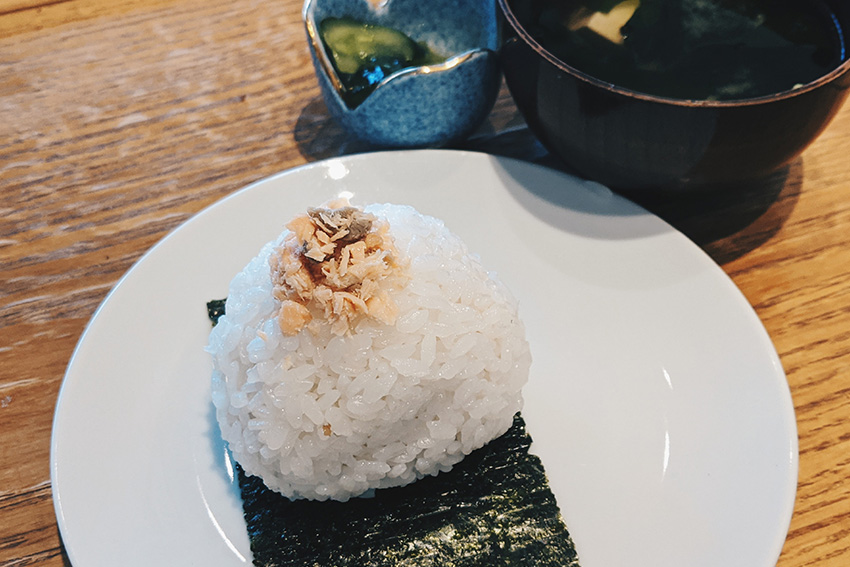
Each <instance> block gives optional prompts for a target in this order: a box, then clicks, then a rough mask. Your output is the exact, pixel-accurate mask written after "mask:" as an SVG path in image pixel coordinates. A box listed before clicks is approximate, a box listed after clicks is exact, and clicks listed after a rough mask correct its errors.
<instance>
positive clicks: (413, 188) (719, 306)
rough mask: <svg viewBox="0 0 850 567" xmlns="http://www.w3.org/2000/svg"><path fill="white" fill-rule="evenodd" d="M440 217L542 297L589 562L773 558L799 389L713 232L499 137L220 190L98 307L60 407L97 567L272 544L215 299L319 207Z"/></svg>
mask: <svg viewBox="0 0 850 567" xmlns="http://www.w3.org/2000/svg"><path fill="white" fill-rule="evenodd" d="M344 191H347V192H349V193H351V194H352V195H353V202H354V203H355V204H368V203H370V202H394V203H406V204H411V205H413V206H415V207H417V208H418V209H419V210H420V211H421V212H423V213H426V214H431V215H434V216H438V217H440V218H442V219H444V220H445V222H446V224H447V225H448V226H449V228H451V229H452V230H454V231H455V232H456V233H458V234H459V235H461V236H462V237H463V238H464V239H465V240H466V241H467V243H468V244H469V246H470V248H471V249H472V250H473V251H476V252H478V253H479V254H480V256H481V257H482V259H483V261H484V263H485V264H486V265H487V266H488V267H489V268H491V269H492V270H494V271H496V272H498V273H499V275H500V277H501V278H502V280H503V281H505V283H506V284H507V285H508V286H509V287H510V288H511V289H512V290H513V292H514V294H515V295H516V296H517V297H518V298H519V300H520V312H521V315H522V316H523V318H524V320H525V322H526V326H527V329H528V337H529V341H530V343H531V346H532V353H533V356H534V363H533V366H532V376H531V379H530V382H529V384H528V387H527V389H526V391H525V393H526V400H527V401H526V407H525V410H524V412H523V413H524V416H525V418H526V421H527V423H528V428H529V432H530V433H531V435H532V437H533V438H534V441H535V442H534V445H533V451H534V452H535V453H536V454H538V455H539V456H540V457H541V458H542V460H543V463H544V465H545V467H546V471H547V473H548V475H549V478H550V481H551V485H552V487H553V490H554V492H555V494H556V496H557V498H558V501H559V503H560V505H561V508H562V510H563V515H564V518H565V521H566V523H567V526H568V528H569V529H570V531H571V532H572V535H573V537H574V539H575V542H576V546H577V548H578V551H579V556H580V561H581V563H582V565H583V566H584V567H618V566H623V567H625V566H629V567H650V566H651V567H665V566H669V567H682V566H688V567H702V566H705V567H716V566H717V565H723V566H725V567H735V566H740V567H768V566H773V565H775V562H776V559H777V557H778V556H779V553H780V550H781V548H782V544H783V541H784V538H785V535H786V532H787V529H788V523H789V521H790V517H791V512H792V509H793V502H794V495H795V490H796V479H797V436H796V424H795V419H794V412H793V406H792V404H791V398H790V395H789V390H788V387H787V384H786V381H785V376H784V373H783V371H782V367H781V365H780V362H779V360H778V358H777V356H776V353H775V350H774V348H773V346H772V344H771V342H770V340H769V338H768V336H767V334H766V332H765V331H764V328H763V327H762V325H761V323H760V321H759V320H758V318H757V317H756V315H755V313H754V312H753V310H752V309H751V307H750V306H749V304H748V303H747V301H746V300H745V299H744V297H743V296H742V295H741V293H740V292H739V291H738V289H737V288H736V287H735V286H734V285H733V284H732V282H731V281H730V280H729V279H728V278H727V276H726V275H725V274H724V273H723V272H722V270H720V269H719V268H718V267H717V266H716V265H715V264H714V263H713V262H712V261H711V260H710V259H709V258H708V257H707V256H706V255H704V254H703V253H702V251H701V250H700V249H699V248H698V247H697V246H695V245H694V244H693V243H691V242H690V241H689V240H688V239H686V238H685V237H684V236H683V235H682V234H680V233H678V232H676V231H675V230H674V229H672V228H671V227H670V226H669V225H667V224H666V223H664V222H663V221H661V220H660V219H658V218H657V217H655V216H653V215H651V214H649V213H647V212H646V211H644V210H643V209H641V208H639V207H637V206H635V205H634V204H632V203H630V202H628V201H626V200H624V199H622V198H620V197H617V196H615V195H613V194H612V193H611V192H610V191H608V190H606V189H605V188H603V187H600V186H599V185H596V184H593V183H589V182H584V181H580V180H577V179H575V178H572V177H569V176H566V175H563V174H560V173H557V172H555V171H552V170H548V169H544V168H541V167H537V166H533V165H529V164H526V163H521V162H517V161H512V160H506V159H501V158H496V157H492V156H488V155H485V154H476V153H465V152H452V151H434V150H432V151H409V152H395V153H377V154H366V155H360V156H352V157H345V158H340V159H334V160H329V161H324V162H319V163H314V164H311V165H309V166H305V167H302V168H299V169H295V170H292V171H288V172H285V173H282V174H280V175H277V176H274V177H272V178H270V179H266V180H264V181H261V182H259V183H256V184H254V185H252V186H250V187H248V188H246V189H244V190H242V191H239V192H237V193H235V194H233V195H232V196H230V197H228V198H227V199H224V200H222V201H221V202H219V203H217V204H215V205H213V206H212V207H210V208H208V209H207V210H205V211H203V212H202V213H200V214H199V215H197V216H196V217H194V218H193V219H191V220H190V221H188V222H187V223H186V224H184V225H183V226H181V227H180V228H179V229H177V230H176V231H174V232H173V233H172V234H171V235H170V236H168V237H167V238H165V239H164V240H163V241H162V242H161V243H159V244H158V245H157V246H156V247H154V248H153V249H152V250H151V251H150V252H149V253H148V254H146V255H145V256H144V257H143V258H142V259H141V260H140V261H139V262H138V263H137V264H136V265H135V266H134V267H133V268H132V269H131V270H130V271H129V272H128V273H127V275H126V276H125V277H124V278H123V279H122V280H121V281H120V283H119V284H118V285H117V286H116V287H115V289H114V290H113V291H112V292H111V293H110V295H109V297H108V298H107V299H106V301H104V303H103V305H102V306H101V307H100V309H99V310H98V311H97V313H96V315H95V316H94V318H93V319H92V321H91V323H90V324H89V326H88V328H87V330H86V332H85V334H84V335H83V337H82V338H81V339H80V342H79V345H78V347H77V350H76V353H75V354H74V357H73V359H72V361H71V363H70V365H69V367H68V372H67V375H66V377H65V381H64V383H63V385H62V391H61V394H60V397H59V402H58V406H57V409H56V416H55V422H54V427H53V442H52V454H51V466H52V481H53V495H54V499H55V505H56V514H57V517H58V521H59V526H60V528H61V532H62V536H63V540H64V543H65V546H66V549H67V551H68V554H69V556H70V559H71V561H72V562H73V564H74V566H75V567H96V566H112V565H122V566H124V567H132V566H136V565H138V566H145V567H148V566H150V565H203V566H205V567H231V566H236V565H242V564H245V563H250V551H249V545H248V539H247V535H246V532H245V525H244V522H243V520H242V513H241V503H240V500H239V495H238V490H237V488H236V486H235V484H234V483H232V481H231V479H230V478H229V477H228V470H227V467H226V465H225V448H224V446H223V445H222V442H221V441H220V439H219V436H218V430H217V426H216V424H215V420H214V416H213V411H212V406H211V403H210V401H209V373H210V362H209V361H208V360H207V358H206V355H205V353H204V352H203V347H204V345H205V344H206V337H207V334H208V332H209V328H210V325H209V322H208V320H207V317H206V309H205V302H206V301H207V300H209V299H214V298H221V297H224V295H225V294H226V292H227V286H228V283H229V281H230V278H231V277H232V276H233V275H234V274H235V273H236V272H238V271H239V270H240V269H241V268H242V267H243V265H244V264H245V263H246V262H247V261H248V260H249V259H250V258H251V257H253V256H254V254H255V253H256V252H257V251H258V250H259V248H260V247H261V245H262V244H264V243H265V242H266V241H268V240H271V239H272V238H273V237H275V236H276V235H277V234H278V233H279V232H280V231H281V230H282V229H283V224H284V223H285V222H286V221H287V220H288V219H290V218H291V217H292V216H294V215H295V214H297V213H298V212H301V211H304V210H305V209H306V208H307V207H308V206H314V205H316V204H319V203H321V202H323V201H325V200H327V199H329V198H331V197H334V196H337V195H338V194H340V193H341V192H344Z"/></svg>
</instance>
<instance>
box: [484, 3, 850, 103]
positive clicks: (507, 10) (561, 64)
mask: <svg viewBox="0 0 850 567" xmlns="http://www.w3.org/2000/svg"><path fill="white" fill-rule="evenodd" d="M497 1H498V4H499V9H500V10H501V12H502V15H503V16H504V18H505V20H506V21H507V22H508V24H509V25H510V26H511V28H512V29H513V30H514V31H515V32H516V34H517V37H518V38H519V39H521V40H522V41H523V42H524V43H525V44H526V45H528V46H529V47H530V48H531V49H533V50H534V51H535V52H536V53H537V54H538V55H539V56H540V57H542V58H543V59H545V60H546V61H548V62H549V63H551V64H552V65H553V66H555V67H556V68H557V69H559V70H561V71H563V72H565V73H567V74H569V75H572V76H574V77H576V78H578V79H580V80H582V81H584V82H587V83H590V84H591V85H593V86H596V87H598V88H601V89H603V90H606V91H609V92H611V93H616V94H619V95H622V96H625V97H628V98H634V99H640V100H644V101H647V102H654V103H659V104H666V105H672V106H686V107H691V108H693V107H707V108H736V107H743V106H756V105H760V104H766V103H769V102H775V101H780V100H786V99H791V98H794V97H797V96H800V95H803V94H805V93H808V92H811V91H814V90H816V89H818V88H820V87H822V86H824V85H827V84H829V83H832V82H833V81H834V80H835V79H837V78H838V77H840V76H841V75H844V74H845V73H847V72H848V71H850V57H846V58H845V59H844V61H843V62H842V63H841V64H840V65H838V66H836V67H835V68H833V69H832V70H831V71H829V72H828V73H825V74H823V75H821V76H820V77H818V78H817V79H815V80H813V81H810V82H808V83H805V84H804V85H801V86H799V87H797V88H792V89H787V90H784V91H779V92H776V93H772V94H769V95H763V96H759V97H750V98H740V99H729V100H707V99H685V98H673V97H665V96H660V95H652V94H647V93H643V92H640V91H635V90H632V89H628V88H626V87H621V86H619V85H617V84H616V83H610V82H608V81H603V80H601V79H598V78H596V77H594V76H593V75H590V74H587V73H585V72H583V71H580V70H579V69H577V68H575V67H573V66H571V65H569V64H567V63H566V62H565V61H564V60H562V59H560V58H559V57H557V56H556V55H554V54H553V53H551V52H550V51H549V50H547V49H546V48H545V47H544V46H543V45H542V44H540V43H539V42H538V41H537V40H536V39H534V37H532V36H531V34H530V33H528V32H527V31H526V29H525V26H524V25H523V24H522V23H521V22H520V21H519V18H517V17H516V15H515V14H514V12H513V10H512V9H511V7H510V6H509V1H510V0H497ZM503 45H504V41H503Z"/></svg>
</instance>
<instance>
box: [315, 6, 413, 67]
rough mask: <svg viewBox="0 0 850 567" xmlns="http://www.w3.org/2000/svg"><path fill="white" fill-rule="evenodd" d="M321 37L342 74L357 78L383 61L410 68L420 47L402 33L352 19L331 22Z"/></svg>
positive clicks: (322, 27)
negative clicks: (368, 67)
mask: <svg viewBox="0 0 850 567" xmlns="http://www.w3.org/2000/svg"><path fill="white" fill-rule="evenodd" d="M319 33H320V34H321V36H322V40H323V41H324V42H325V45H326V46H327V48H328V51H329V53H330V56H331V58H332V59H333V62H334V65H335V66H336V68H337V70H338V71H339V72H340V73H349V74H354V73H357V72H358V70H359V69H360V68H361V67H363V66H365V65H370V64H374V63H375V62H377V61H383V60H396V61H398V62H399V63H400V64H401V66H404V65H408V64H410V63H411V62H412V61H413V60H414V58H415V57H416V53H417V45H416V43H415V42H414V41H413V40H412V39H410V38H409V37H407V36H406V35H404V34H403V33H401V32H400V31H396V30H394V29H391V28H387V27H384V26H378V25H374V24H364V23H360V22H356V21H354V20H351V19H349V18H327V19H325V20H323V21H322V23H321V24H320V31H319Z"/></svg>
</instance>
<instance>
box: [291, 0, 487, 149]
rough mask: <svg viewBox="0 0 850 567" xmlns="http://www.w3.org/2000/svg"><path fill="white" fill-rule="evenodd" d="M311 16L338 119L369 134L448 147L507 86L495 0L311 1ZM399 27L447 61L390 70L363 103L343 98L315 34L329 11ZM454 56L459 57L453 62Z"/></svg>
mask: <svg viewBox="0 0 850 567" xmlns="http://www.w3.org/2000/svg"><path fill="white" fill-rule="evenodd" d="M303 16H304V22H305V27H306V28H307V30H308V31H307V40H308V44H309V46H310V53H311V55H312V57H313V65H314V67H315V69H316V76H317V77H318V80H319V85H320V87H321V90H322V97H323V98H324V101H325V104H326V105H327V107H328V109H329V110H330V112H331V114H332V115H333V116H334V118H335V119H336V120H337V121H338V122H340V123H341V124H342V125H343V126H344V127H345V128H346V129H348V130H349V131H351V132H352V133H353V134H354V135H356V136H357V137H358V138H360V139H362V140H366V141H368V142H370V143H372V144H374V145H376V146H383V147H425V146H441V145H445V144H449V143H452V142H456V141H459V140H462V139H464V138H466V137H467V136H469V134H471V133H472V132H473V131H474V130H475V128H477V127H478V125H479V124H481V122H482V121H483V120H484V119H485V118H486V117H487V114H488V113H489V112H490V110H491V109H492V107H493V103H494V102H495V100H496V94H497V92H498V90H499V82H500V78H501V75H500V70H499V65H498V62H497V56H496V49H497V48H498V22H497V19H496V6H495V2H494V1H492V0H388V1H386V2H385V3H384V4H383V5H381V6H380V7H378V8H373V6H372V5H371V4H370V3H369V2H368V0H306V1H305V3H304V11H303ZM346 16H347V17H350V18H352V19H355V20H359V21H364V22H369V23H374V24H379V25H382V26H387V27H391V28H394V29H397V30H399V31H401V32H403V33H405V34H407V35H408V36H410V37H411V38H413V39H414V40H416V41H424V42H425V43H427V44H428V45H429V46H430V47H431V49H433V50H434V51H436V52H437V53H442V54H446V55H448V56H449V59H448V61H447V64H444V65H438V66H431V72H427V73H425V72H422V71H423V70H422V69H421V68H411V69H404V70H402V71H399V72H397V73H395V74H393V75H390V76H389V77H387V78H386V79H385V80H384V81H382V82H381V83H380V84H379V85H378V87H377V88H376V89H375V90H374V91H373V92H372V93H371V94H370V95H369V96H368V97H366V100H365V101H363V103H361V104H360V105H359V106H357V107H356V108H353V109H352V108H349V107H348V106H347V105H346V103H345V102H344V101H343V100H342V98H341V97H340V95H339V93H338V92H337V90H336V88H335V87H334V86H333V80H332V79H331V78H330V77H329V76H328V71H326V69H327V70H329V72H330V73H332V72H333V70H332V68H331V66H330V64H329V62H328V60H327V55H326V54H325V53H324V52H323V50H322V49H321V45H320V44H319V46H318V48H317V42H314V41H311V35H310V31H309V30H310V25H311V22H312V24H313V27H314V29H317V28H318V24H319V23H320V22H321V21H322V20H323V19H325V18H328V17H346ZM453 63H454V64H453Z"/></svg>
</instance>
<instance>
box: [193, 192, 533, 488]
mask: <svg viewBox="0 0 850 567" xmlns="http://www.w3.org/2000/svg"><path fill="white" fill-rule="evenodd" d="M317 211H318V212H317ZM340 211H343V212H340ZM345 215H348V216H347V217H346V216H345ZM305 218H306V219H307V220H305ZM364 219H365V220H364ZM346 223H347V224H346ZM358 223H359V224H358ZM367 225H368V226H367ZM288 227H289V228H288V229H287V230H286V231H284V232H283V234H281V235H280V236H279V237H278V238H277V239H276V240H274V241H272V242H269V243H268V244H266V245H265V246H264V247H263V248H262V250H261V251H260V253H259V254H258V255H257V256H256V257H255V258H254V259H253V260H251V262H250V263H249V264H248V265H247V266H246V267H245V268H244V270H242V272H240V273H239V274H237V275H236V277H235V278H234V279H233V281H232V282H231V284H230V288H229V292H228V297H227V302H226V306H225V312H226V313H225V315H224V316H223V317H221V318H220V319H219V321H218V323H217V325H216V326H215V327H214V328H213V330H212V332H211V334H210V338H209V345H208V347H207V350H208V352H209V353H210V354H211V355H212V358H213V377H212V398H213V403H214V405H215V408H216V415H217V419H218V423H219V426H220V429H221V433H222V436H223V438H224V439H225V441H227V443H228V445H229V448H230V451H231V452H232V454H233V457H234V459H235V460H236V461H237V462H238V463H239V464H240V465H241V466H242V468H243V469H244V470H245V472H246V473H247V474H250V475H256V476H259V477H261V478H262V479H263V481H264V482H265V484H266V485H267V486H268V487H269V488H270V489H272V490H275V491H278V492H280V493H281V494H283V495H285V496H287V497H289V498H292V499H296V498H308V499H315V500H326V499H333V500H340V501H345V500H348V499H349V498H351V497H355V496H359V495H362V494H364V493H366V492H367V491H370V490H372V489H378V488H389V487H394V486H403V485H406V484H409V483H411V482H414V481H415V480H417V479H419V478H422V477H424V476H427V475H436V474H438V473H440V472H441V471H448V470H450V469H451V468H452V466H453V465H454V464H456V463H457V462H459V461H460V460H461V459H463V457H464V456H465V455H468V454H469V453H470V452H472V451H474V450H476V449H478V448H480V447H482V446H484V445H485V444H486V443H488V442H489V441H491V440H492V439H495V438H496V437H499V436H500V435H502V434H503V433H505V432H506V431H507V430H508V429H509V428H510V426H511V424H512V420H513V416H514V414H515V413H516V412H518V411H519V410H520V409H521V407H522V403H523V401H522V392H521V391H522V387H523V386H524V384H525V383H526V381H527V379H528V371H529V366H530V363H531V356H530V352H529V347H528V343H527V342H526V339H525V331H524V328H523V325H522V323H521V321H520V319H519V316H518V312H517V302H516V301H515V300H514V299H513V298H512V296H511V295H510V293H509V292H508V290H507V289H506V288H505V287H504V286H503V285H502V284H501V283H499V281H498V280H497V279H496V278H495V277H494V276H493V275H490V274H488V273H487V271H486V270H485V268H484V267H483V266H482V265H481V262H480V261H479V260H478V259H477V257H475V256H473V255H471V254H470V252H469V251H468V250H467V247H466V246H465V245H464V243H463V242H462V241H461V240H460V239H459V238H458V237H457V236H455V235H454V234H452V233H451V232H450V231H449V230H448V229H447V228H446V227H445V225H444V224H443V222H442V221H440V220H438V219H436V218H433V217H430V216H426V215H422V214H420V213H419V212H417V211H416V210H415V209H413V208H412V207H409V206H401V205H392V204H382V205H370V206H368V207H366V208H365V209H354V208H352V207H348V206H347V205H345V204H343V205H339V204H332V206H330V207H326V208H321V209H311V210H310V211H309V214H308V215H302V216H301V217H298V218H297V219H296V220H294V221H293V222H291V223H290V224H289V225H288ZM341 227H342V228H341ZM311 231H312V232H311ZM320 233H321V234H320ZM343 233H345V234H343ZM340 234H343V235H342V236H340ZM370 235H372V236H370ZM355 272H356V273H355ZM361 276H362V277H361ZM358 278H359V279H358Z"/></svg>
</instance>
